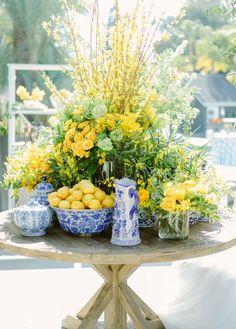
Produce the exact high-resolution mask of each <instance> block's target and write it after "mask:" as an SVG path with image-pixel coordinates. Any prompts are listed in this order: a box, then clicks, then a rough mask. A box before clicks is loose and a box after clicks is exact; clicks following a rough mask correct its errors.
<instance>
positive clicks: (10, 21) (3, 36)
mask: <svg viewBox="0 0 236 329" xmlns="http://www.w3.org/2000/svg"><path fill="white" fill-rule="evenodd" d="M72 1H75V2H76V3H78V1H76V0H72ZM61 10H62V9H61V4H60V1H58V0H1V1H0V93H1V91H2V92H3V90H4V89H5V88H6V86H7V64H8V63H37V64H61V63H64V55H63V53H62V49H60V47H59V46H58V45H55V44H53V42H52V41H51V40H50V38H48V36H47V33H46V32H45V31H44V29H43V28H42V22H43V21H45V20H46V21H47V20H49V18H50V16H51V15H53V14H56V13H58V12H60V11H61ZM79 10H80V12H82V13H85V12H86V10H85V8H84V7H83V6H82V5H81V6H79ZM50 77H51V78H52V79H53V80H54V81H55V80H57V81H58V87H61V86H64V81H63V78H62V73H58V72H54V73H50ZM59 78H60V82H59ZM33 81H37V83H36V84H37V85H38V86H39V87H42V86H43V81H42V79H41V77H40V76H38V74H37V73H35V72H24V71H21V72H19V75H18V81H17V83H18V84H23V85H24V86H25V87H26V88H27V89H31V88H32V83H33Z"/></svg>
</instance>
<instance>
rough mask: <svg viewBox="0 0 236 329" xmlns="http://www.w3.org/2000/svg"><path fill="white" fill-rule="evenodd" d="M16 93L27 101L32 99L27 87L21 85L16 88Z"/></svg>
mask: <svg viewBox="0 0 236 329" xmlns="http://www.w3.org/2000/svg"><path fill="white" fill-rule="evenodd" d="M16 94H17V96H18V97H19V98H20V99H21V100H22V101H27V100H30V94H29V92H28V91H27V90H26V88H25V87H23V86H19V87H18V88H17V90H16Z"/></svg>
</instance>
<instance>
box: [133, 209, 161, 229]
mask: <svg viewBox="0 0 236 329" xmlns="http://www.w3.org/2000/svg"><path fill="white" fill-rule="evenodd" d="M138 221H139V227H154V226H155V225H157V223H158V215H157V213H154V214H152V213H151V212H150V210H149V209H146V208H139V209H138Z"/></svg>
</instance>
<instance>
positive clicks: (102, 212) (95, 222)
mask: <svg viewBox="0 0 236 329" xmlns="http://www.w3.org/2000/svg"><path fill="white" fill-rule="evenodd" d="M114 199H115V197H114V194H111V195H107V194H106V193H105V192H104V191H102V190H101V189H100V188H98V187H96V186H94V184H93V183H92V182H91V181H89V180H82V181H80V182H79V183H78V184H76V185H74V186H73V187H72V188H70V187H68V186H63V187H61V188H59V189H58V190H57V191H56V192H53V193H51V194H49V196H48V201H49V203H50V206H51V207H52V208H53V209H54V211H55V212H56V215H57V218H58V221H59V223H60V226H61V228H62V229H63V230H65V231H66V232H69V233H73V234H79V235H85V236H89V235H92V234H97V233H100V232H102V231H105V230H106V229H107V228H108V226H109V224H110V223H111V221H112V216H113V209H114Z"/></svg>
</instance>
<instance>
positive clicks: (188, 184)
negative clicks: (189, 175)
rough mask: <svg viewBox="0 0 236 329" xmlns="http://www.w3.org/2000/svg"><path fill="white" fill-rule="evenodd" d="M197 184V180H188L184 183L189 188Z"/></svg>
mask: <svg viewBox="0 0 236 329" xmlns="http://www.w3.org/2000/svg"><path fill="white" fill-rule="evenodd" d="M196 185H197V182H196V181H194V180H186V181H185V182H184V183H183V186H184V187H185V188H186V189H188V188H191V187H194V186H196Z"/></svg>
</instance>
